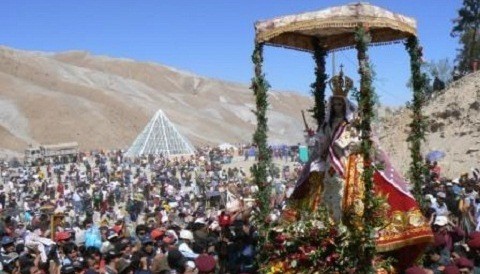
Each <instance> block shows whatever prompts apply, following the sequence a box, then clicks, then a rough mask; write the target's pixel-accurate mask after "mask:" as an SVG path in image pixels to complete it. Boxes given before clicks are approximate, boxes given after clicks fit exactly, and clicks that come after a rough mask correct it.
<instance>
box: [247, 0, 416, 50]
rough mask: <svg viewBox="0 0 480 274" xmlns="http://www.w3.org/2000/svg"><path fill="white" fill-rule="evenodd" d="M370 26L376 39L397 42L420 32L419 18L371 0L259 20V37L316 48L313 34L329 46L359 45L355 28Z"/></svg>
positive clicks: (268, 41) (289, 45)
mask: <svg viewBox="0 0 480 274" xmlns="http://www.w3.org/2000/svg"><path fill="white" fill-rule="evenodd" d="M359 26H364V27H366V28H368V29H369V31H370V34H371V36H372V43H388V42H395V41H398V40H402V39H405V38H408V37H409V36H412V35H414V36H416V26H417V23H416V21H415V19H413V18H410V17H406V16H403V15H400V14H396V13H393V12H391V11H388V10H385V9H382V8H380V7H377V6H373V5H370V4H368V3H352V4H348V5H344V6H338V7H331V8H328V9H324V10H319V11H313V12H306V13H301V14H294V15H287V16H282V17H277V18H274V19H270V20H265V21H259V22H256V23H255V34H256V35H255V41H256V42H257V43H265V44H268V45H272V46H278V47H286V48H292V49H296V50H302V51H313V50H314V46H313V40H314V39H313V38H318V39H319V40H320V43H321V44H322V46H323V47H325V49H326V50H328V51H331V50H336V49H343V48H349V47H352V46H354V45H355V29H356V27H359Z"/></svg>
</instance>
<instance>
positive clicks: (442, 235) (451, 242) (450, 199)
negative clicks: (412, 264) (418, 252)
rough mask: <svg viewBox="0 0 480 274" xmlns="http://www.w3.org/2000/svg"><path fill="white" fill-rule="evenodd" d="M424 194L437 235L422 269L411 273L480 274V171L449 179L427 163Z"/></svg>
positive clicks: (435, 234)
mask: <svg viewBox="0 0 480 274" xmlns="http://www.w3.org/2000/svg"><path fill="white" fill-rule="evenodd" d="M426 169H428V173H427V174H426V176H425V184H424V187H423V194H424V197H425V203H426V205H425V208H426V217H427V218H428V219H429V221H430V224H431V226H432V230H433V233H434V243H433V244H432V245H431V246H430V247H429V248H427V251H426V256H425V260H424V263H423V266H422V267H418V268H416V269H413V268H412V272H410V273H480V197H479V193H480V184H479V183H480V171H479V170H478V169H476V168H472V170H471V171H470V172H467V173H464V174H459V177H458V178H445V177H444V176H442V172H441V167H440V165H439V163H438V162H436V161H431V162H430V161H426Z"/></svg>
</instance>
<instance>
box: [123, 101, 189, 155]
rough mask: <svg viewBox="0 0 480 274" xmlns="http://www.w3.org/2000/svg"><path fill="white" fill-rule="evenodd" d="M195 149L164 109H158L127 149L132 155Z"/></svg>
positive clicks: (185, 151) (170, 153)
mask: <svg viewBox="0 0 480 274" xmlns="http://www.w3.org/2000/svg"><path fill="white" fill-rule="evenodd" d="M194 153H195V150H194V148H193V146H192V145H191V144H190V142H188V140H187V139H186V138H185V137H183V136H182V135H181V134H180V133H179V132H178V130H177V129H176V128H175V126H174V125H173V123H172V122H170V120H169V119H168V118H167V116H165V114H164V113H163V111H162V110H158V111H157V112H156V113H155V115H154V116H153V118H152V119H151V120H150V122H148V124H147V126H146V127H145V128H144V129H143V131H142V133H140V135H138V137H137V138H136V139H135V141H134V142H133V144H132V146H131V147H130V148H129V149H128V150H127V153H126V155H127V156H130V157H132V156H133V157H135V156H140V155H149V154H152V155H160V154H162V155H163V156H166V157H168V156H172V155H186V154H194Z"/></svg>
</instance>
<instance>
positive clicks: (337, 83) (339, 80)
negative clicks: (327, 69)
mask: <svg viewBox="0 0 480 274" xmlns="http://www.w3.org/2000/svg"><path fill="white" fill-rule="evenodd" d="M328 83H329V85H330V88H331V89H332V93H333V96H338V97H347V96H348V92H349V91H350V90H351V89H352V88H353V80H352V79H351V78H350V77H348V76H345V77H344V75H343V68H340V73H339V74H338V75H335V76H333V77H332V78H331V79H330V81H329V82H328Z"/></svg>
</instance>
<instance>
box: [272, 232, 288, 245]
mask: <svg viewBox="0 0 480 274" xmlns="http://www.w3.org/2000/svg"><path fill="white" fill-rule="evenodd" d="M286 239H287V236H285V235H284V234H278V235H277V237H275V241H276V242H277V243H279V244H283V243H284V242H285V240H286Z"/></svg>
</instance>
